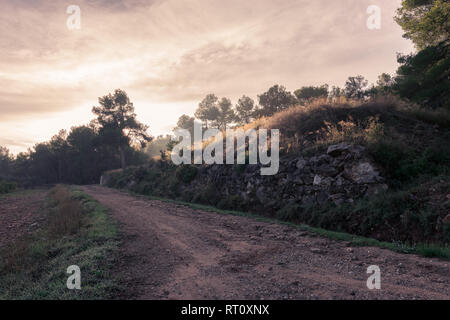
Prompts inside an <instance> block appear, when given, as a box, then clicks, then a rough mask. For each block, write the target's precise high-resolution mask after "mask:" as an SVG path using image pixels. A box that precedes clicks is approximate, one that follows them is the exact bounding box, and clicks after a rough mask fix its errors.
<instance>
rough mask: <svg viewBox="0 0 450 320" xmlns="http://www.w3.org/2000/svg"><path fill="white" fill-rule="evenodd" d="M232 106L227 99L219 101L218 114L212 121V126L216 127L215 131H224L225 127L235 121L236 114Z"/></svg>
mask: <svg viewBox="0 0 450 320" xmlns="http://www.w3.org/2000/svg"><path fill="white" fill-rule="evenodd" d="M232 106H233V105H232V103H231V100H230V99H228V98H222V99H220V101H219V103H218V105H217V107H218V110H219V113H218V114H217V118H216V120H215V121H214V124H215V126H216V127H217V129H221V130H226V129H227V125H228V124H230V123H232V122H233V121H234V120H235V118H236V114H235V113H234V110H233V107H232Z"/></svg>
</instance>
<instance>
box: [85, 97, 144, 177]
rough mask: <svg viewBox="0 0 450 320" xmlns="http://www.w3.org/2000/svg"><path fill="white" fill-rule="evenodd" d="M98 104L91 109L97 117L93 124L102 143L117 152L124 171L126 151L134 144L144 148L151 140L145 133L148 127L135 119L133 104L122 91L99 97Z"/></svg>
mask: <svg viewBox="0 0 450 320" xmlns="http://www.w3.org/2000/svg"><path fill="white" fill-rule="evenodd" d="M98 102H99V106H98V107H93V108H92V112H93V113H94V114H95V115H96V116H97V119H95V120H94V122H93V123H94V125H95V126H96V127H97V128H98V132H99V135H100V137H101V138H102V139H103V143H106V144H110V145H112V146H114V147H116V148H117V149H118V150H119V153H120V163H121V167H122V169H125V168H126V159H125V153H126V149H129V148H130V147H131V144H132V143H135V142H139V143H141V145H142V146H143V147H144V146H145V144H146V143H148V142H150V141H151V140H152V138H151V136H150V135H148V133H147V129H148V126H146V125H144V124H142V123H140V122H139V121H138V120H137V119H136V114H135V113H134V106H133V103H132V102H130V99H129V97H128V95H127V93H126V92H125V91H123V90H120V89H116V90H115V91H114V94H108V95H106V96H103V97H100V98H99V99H98Z"/></svg>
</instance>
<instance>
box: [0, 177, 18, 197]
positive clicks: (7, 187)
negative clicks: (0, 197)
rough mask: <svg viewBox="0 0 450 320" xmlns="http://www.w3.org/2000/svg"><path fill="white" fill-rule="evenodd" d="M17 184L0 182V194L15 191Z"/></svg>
mask: <svg viewBox="0 0 450 320" xmlns="http://www.w3.org/2000/svg"><path fill="white" fill-rule="evenodd" d="M16 188H17V184H16V183H15V182H10V181H4V180H2V181H0V194H5V193H10V192H12V191H14V190H16Z"/></svg>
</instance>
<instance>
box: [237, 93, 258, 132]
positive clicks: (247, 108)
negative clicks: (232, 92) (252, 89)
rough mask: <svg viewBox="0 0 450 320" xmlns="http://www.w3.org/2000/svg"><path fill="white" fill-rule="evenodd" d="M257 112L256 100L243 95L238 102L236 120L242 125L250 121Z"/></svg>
mask: <svg viewBox="0 0 450 320" xmlns="http://www.w3.org/2000/svg"><path fill="white" fill-rule="evenodd" d="M254 113H255V101H253V99H252V98H250V97H247V96H245V95H244V96H242V97H241V98H240V99H239V100H238V103H237V104H236V122H237V123H238V124H240V125H244V124H247V123H249V122H250V121H251V120H252V118H253V116H254Z"/></svg>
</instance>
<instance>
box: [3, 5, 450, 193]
mask: <svg viewBox="0 0 450 320" xmlns="http://www.w3.org/2000/svg"><path fill="white" fill-rule="evenodd" d="M449 14H450V3H449V2H448V1H443V0H423V1H415V0H403V1H402V6H401V8H400V9H399V10H398V12H397V16H396V17H395V19H396V21H397V23H398V24H399V25H400V26H401V27H402V28H403V30H404V31H405V35H404V36H405V37H406V38H408V39H411V40H412V41H413V43H414V44H415V46H416V49H417V52H416V53H412V54H409V55H399V56H398V59H397V60H398V62H399V64H400V66H399V68H398V70H397V72H396V74H394V75H389V74H386V73H383V74H381V75H380V76H379V78H378V81H377V83H376V84H374V85H370V86H369V84H368V81H367V80H366V79H365V78H364V77H363V76H360V75H357V76H353V77H349V78H348V79H347V81H346V82H345V85H344V86H343V87H342V88H340V87H335V86H333V87H331V88H330V87H329V86H328V85H326V84H324V85H321V86H303V87H301V88H300V89H298V90H295V91H294V92H293V93H291V92H289V91H287V90H286V88H285V87H283V86H281V85H274V86H272V87H271V88H270V89H269V90H267V91H266V92H264V93H262V94H260V95H258V103H255V101H254V100H253V99H252V98H250V97H248V96H245V95H244V96H242V97H241V98H240V99H239V100H238V101H237V103H236V104H235V105H234V106H233V104H232V102H231V100H230V99H228V98H226V97H223V98H220V99H219V98H218V97H217V96H216V95H214V94H209V95H207V96H206V97H205V98H204V99H203V100H202V101H201V102H200V103H199V106H198V108H197V110H196V112H195V117H196V118H197V119H199V120H201V121H202V122H203V125H204V126H205V127H215V128H218V129H222V130H223V129H226V128H227V127H228V126H230V125H232V124H235V125H245V124H246V123H249V122H250V121H252V120H254V119H257V118H260V117H264V116H271V115H273V114H275V113H276V112H279V111H282V110H284V109H287V108H289V107H290V106H292V105H296V104H297V105H298V104H300V105H307V104H308V103H310V102H311V101H312V100H315V99H326V100H328V102H332V101H334V100H336V99H339V98H341V97H345V98H348V99H363V100H365V99H371V98H374V97H377V96H385V95H391V94H393V95H396V96H398V97H400V98H402V99H404V100H406V101H408V102H410V103H411V104H417V105H418V106H420V107H422V108H423V109H442V110H443V111H444V112H445V113H448V111H449V110H450V54H449V50H450V47H449V38H450V36H449V34H450V24H449V20H448V16H449ZM92 112H93V113H94V115H95V116H96V118H95V119H94V120H93V121H91V123H90V124H89V125H85V126H80V127H74V128H72V129H71V130H70V132H66V131H60V132H59V133H58V134H57V135H55V136H54V137H53V138H52V139H51V140H50V141H48V142H43V143H39V144H37V145H35V146H34V147H33V148H32V149H29V150H28V151H27V152H24V153H20V154H18V155H17V156H16V157H13V156H12V155H11V154H10V153H9V151H8V150H7V149H6V148H3V147H0V180H2V179H6V180H17V181H19V182H20V183H22V184H23V185H32V184H51V183H61V182H64V183H76V184H86V183H96V182H98V180H99V177H100V175H101V174H102V172H104V171H106V170H111V169H116V168H125V167H126V166H127V165H139V164H142V163H144V162H146V161H148V158H149V155H150V154H151V156H152V157H154V156H156V155H158V153H159V152H160V151H161V150H162V149H163V147H164V146H165V145H166V144H167V141H168V140H169V137H168V136H165V137H164V136H160V137H158V139H156V140H155V141H154V142H153V143H151V145H150V146H151V147H152V149H148V148H147V150H146V152H142V151H141V150H144V149H143V147H144V146H145V145H146V144H147V143H148V142H151V140H152V138H151V137H150V136H149V135H148V134H147V133H146V132H147V129H148V127H147V126H146V125H144V124H142V123H140V122H138V121H137V120H136V114H135V113H134V106H133V104H132V103H131V102H130V100H129V98H128V96H127V94H126V93H125V92H124V91H122V90H116V91H115V92H114V93H113V94H109V95H106V96H104V97H101V98H99V105H98V106H96V107H94V108H93V110H92ZM194 120H195V118H194V117H191V116H188V115H182V116H181V117H180V118H179V120H178V123H177V128H183V129H188V130H192V128H193V123H194ZM161 155H162V156H164V152H161Z"/></svg>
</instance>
